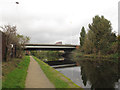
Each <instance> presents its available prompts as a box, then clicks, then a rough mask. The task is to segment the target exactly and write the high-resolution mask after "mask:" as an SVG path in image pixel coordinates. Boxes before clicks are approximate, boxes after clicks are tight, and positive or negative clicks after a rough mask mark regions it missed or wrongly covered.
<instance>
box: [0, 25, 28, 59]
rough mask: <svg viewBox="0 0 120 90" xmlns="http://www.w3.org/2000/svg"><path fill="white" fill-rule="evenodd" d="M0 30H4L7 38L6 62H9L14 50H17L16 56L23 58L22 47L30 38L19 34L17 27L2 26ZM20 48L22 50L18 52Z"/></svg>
mask: <svg viewBox="0 0 120 90" xmlns="http://www.w3.org/2000/svg"><path fill="white" fill-rule="evenodd" d="M0 28H1V29H2V30H3V33H4V34H5V38H6V42H5V47H6V49H5V50H6V51H5V53H6V61H9V60H10V57H11V54H13V52H12V49H15V50H16V54H19V56H22V55H21V54H20V53H19V52H22V46H23V45H24V44H25V43H26V42H28V41H29V37H25V36H23V35H19V34H17V32H16V31H17V28H16V26H11V25H4V26H1V27H0ZM20 36H21V37H20ZM18 48H21V49H19V50H18ZM19 56H16V57H19Z"/></svg>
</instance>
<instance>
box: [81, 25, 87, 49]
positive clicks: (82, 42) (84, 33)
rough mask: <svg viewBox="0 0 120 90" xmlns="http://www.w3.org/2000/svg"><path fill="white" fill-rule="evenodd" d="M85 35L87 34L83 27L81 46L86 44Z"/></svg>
mask: <svg viewBox="0 0 120 90" xmlns="http://www.w3.org/2000/svg"><path fill="white" fill-rule="evenodd" d="M85 35H86V32H85V28H84V27H82V29H81V33H80V46H81V47H82V46H83V44H84V40H85Z"/></svg>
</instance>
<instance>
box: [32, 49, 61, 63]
mask: <svg viewBox="0 0 120 90" xmlns="http://www.w3.org/2000/svg"><path fill="white" fill-rule="evenodd" d="M31 54H32V55H34V56H36V57H38V58H39V59H41V60H47V61H56V60H58V59H59V58H61V57H62V56H61V55H62V52H59V51H31Z"/></svg>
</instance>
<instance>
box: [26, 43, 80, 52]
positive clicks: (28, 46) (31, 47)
mask: <svg viewBox="0 0 120 90" xmlns="http://www.w3.org/2000/svg"><path fill="white" fill-rule="evenodd" d="M78 48H79V45H56V44H25V48H24V49H25V50H64V51H66V50H67V51H69V50H70V51H71V50H74V49H78Z"/></svg>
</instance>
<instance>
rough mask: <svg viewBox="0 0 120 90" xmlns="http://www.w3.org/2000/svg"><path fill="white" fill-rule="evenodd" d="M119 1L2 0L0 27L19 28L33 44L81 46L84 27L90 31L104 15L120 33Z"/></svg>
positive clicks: (0, 2) (20, 32)
mask: <svg viewBox="0 0 120 90" xmlns="http://www.w3.org/2000/svg"><path fill="white" fill-rule="evenodd" d="M118 1H119V0H0V25H5V24H10V25H16V26H17V32H18V33H19V34H23V35H27V36H29V37H30V38H31V40H30V43H48V44H50V43H51V44H54V43H55V42H57V41H62V42H63V44H79V33H80V30H81V28H82V26H84V27H85V29H86V31H87V30H88V24H89V23H91V22H92V18H93V17H94V16H95V15H99V16H101V15H104V17H105V18H106V19H108V20H110V21H111V23H112V27H113V31H116V32H118ZM15 2H19V4H16V3H15Z"/></svg>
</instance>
